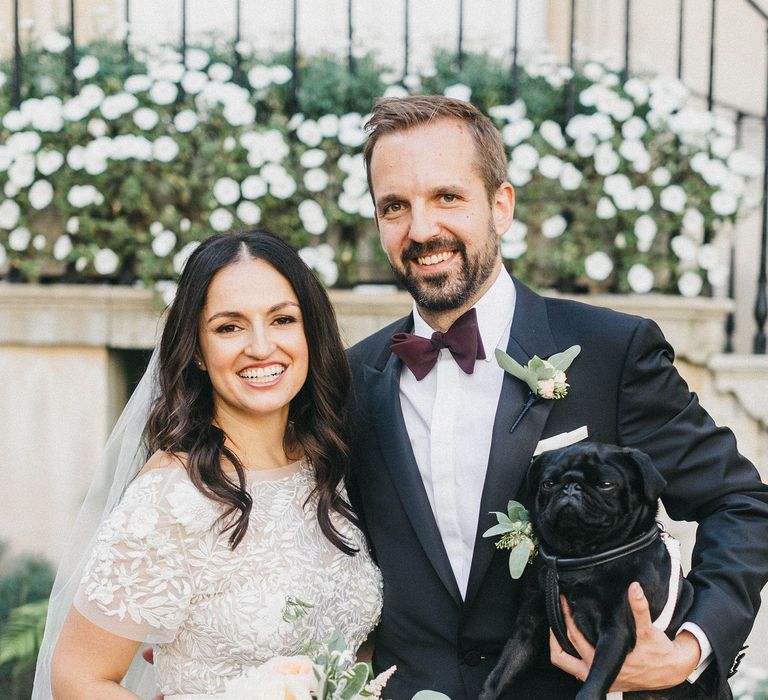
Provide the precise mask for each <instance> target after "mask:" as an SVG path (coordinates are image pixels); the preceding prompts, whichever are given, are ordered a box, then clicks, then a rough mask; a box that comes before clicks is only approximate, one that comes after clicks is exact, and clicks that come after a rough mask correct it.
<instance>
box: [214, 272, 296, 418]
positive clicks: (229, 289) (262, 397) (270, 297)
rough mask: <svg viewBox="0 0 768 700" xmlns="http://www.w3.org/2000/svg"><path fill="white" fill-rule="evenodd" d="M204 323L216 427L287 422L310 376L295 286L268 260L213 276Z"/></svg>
mask: <svg viewBox="0 0 768 700" xmlns="http://www.w3.org/2000/svg"><path fill="white" fill-rule="evenodd" d="M199 323H200V326H199V340H200V351H201V358H200V360H201V362H202V369H204V370H205V371H206V372H207V373H208V376H209V377H210V380H211V384H212V386H213V391H214V404H215V411H216V418H217V420H218V421H221V420H222V419H224V418H225V417H226V416H231V417H233V418H237V419H239V420H242V419H245V420H248V419H250V418H253V417H257V416H258V417H264V416H267V415H273V416H279V417H283V418H284V419H285V420H287V419H288V406H289V404H290V402H291V400H292V399H293V398H294V397H295V396H296V394H298V392H299V390H300V389H301V387H302V386H303V385H304V382H305V381H306V379H307V372H308V369H309V350H308V348H307V339H306V336H305V335H304V324H303V322H302V315H301V308H300V307H299V301H298V299H297V297H296V293H295V292H294V291H293V288H292V287H291V285H290V283H289V282H288V280H287V279H286V278H285V277H283V275H281V274H280V273H279V272H278V271H277V270H276V269H275V268H274V267H272V266H271V265H270V264H269V263H266V262H264V261H263V260H253V259H246V260H239V261H238V262H236V263H234V264H233V265H230V266H229V267H226V268H224V269H222V270H220V271H219V272H218V273H216V275H215V276H214V278H213V280H212V281H211V284H210V286H209V287H208V294H207V296H206V300H205V306H204V307H203V310H202V312H201V314H200V321H199Z"/></svg>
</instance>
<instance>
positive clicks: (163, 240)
mask: <svg viewBox="0 0 768 700" xmlns="http://www.w3.org/2000/svg"><path fill="white" fill-rule="evenodd" d="M175 247H176V234H175V233H174V232H173V231H169V230H168V229H164V230H163V231H162V232H161V233H159V234H158V235H157V236H155V238H154V239H153V240H152V252H153V253H154V254H155V255H157V257H158V258H164V257H165V256H166V255H168V254H169V253H170V252H171V251H172V250H173V249H174V248H175Z"/></svg>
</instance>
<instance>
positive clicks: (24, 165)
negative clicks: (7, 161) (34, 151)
mask: <svg viewBox="0 0 768 700" xmlns="http://www.w3.org/2000/svg"><path fill="white" fill-rule="evenodd" d="M8 180H9V184H11V185H14V186H15V187H16V188H17V189H21V188H22V187H29V186H30V185H31V184H32V183H33V182H34V181H35V159H34V157H32V156H30V155H28V154H24V155H23V156H18V157H17V158H16V161H15V162H14V164H13V165H12V166H11V167H10V168H8Z"/></svg>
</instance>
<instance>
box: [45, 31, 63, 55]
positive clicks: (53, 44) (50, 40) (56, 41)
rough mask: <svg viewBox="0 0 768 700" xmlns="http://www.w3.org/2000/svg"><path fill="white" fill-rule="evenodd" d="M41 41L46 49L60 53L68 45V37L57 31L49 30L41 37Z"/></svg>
mask: <svg viewBox="0 0 768 700" xmlns="http://www.w3.org/2000/svg"><path fill="white" fill-rule="evenodd" d="M41 43H42V46H43V48H44V49H45V50H46V51H50V52H51V53H61V52H62V51H64V50H65V49H66V48H67V47H68V46H69V37H66V36H64V35H63V34H59V33H58V32H50V33H48V34H46V35H45V36H44V37H43V41H42V42H41Z"/></svg>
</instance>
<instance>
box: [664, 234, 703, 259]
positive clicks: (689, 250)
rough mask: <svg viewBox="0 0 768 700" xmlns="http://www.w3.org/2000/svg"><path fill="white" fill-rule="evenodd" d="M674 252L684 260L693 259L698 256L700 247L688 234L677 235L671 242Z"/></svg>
mask: <svg viewBox="0 0 768 700" xmlns="http://www.w3.org/2000/svg"><path fill="white" fill-rule="evenodd" d="M669 246H670V248H672V252H673V253H674V254H675V255H676V256H677V257H678V258H680V260H683V261H692V260H694V259H695V258H696V253H697V252H698V247H697V246H696V243H695V242H694V241H693V240H691V239H690V238H688V236H675V237H674V238H673V239H672V240H671V241H670V242H669Z"/></svg>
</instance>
